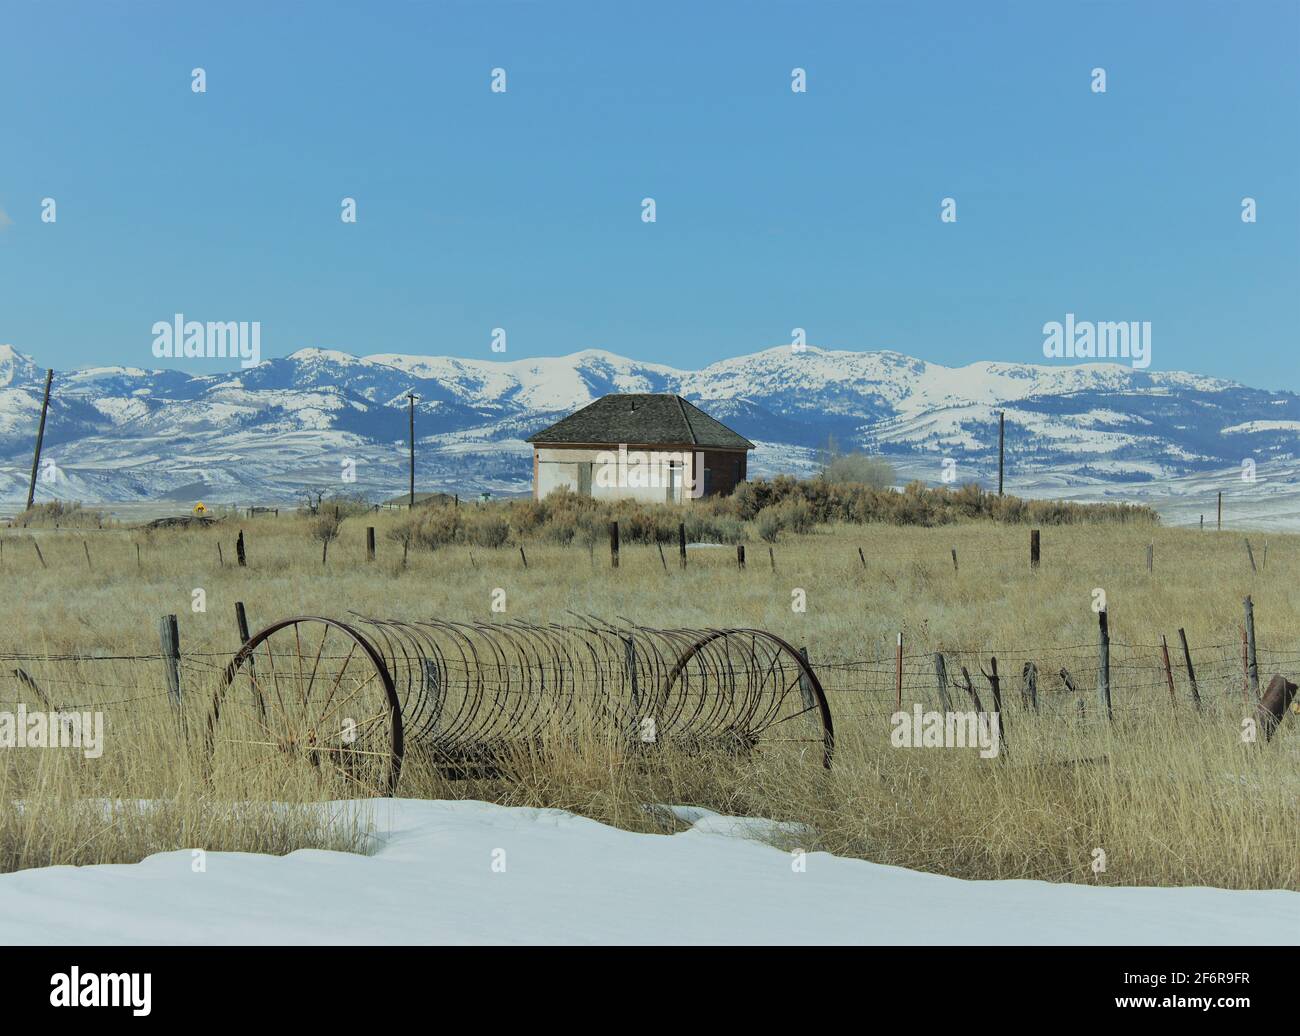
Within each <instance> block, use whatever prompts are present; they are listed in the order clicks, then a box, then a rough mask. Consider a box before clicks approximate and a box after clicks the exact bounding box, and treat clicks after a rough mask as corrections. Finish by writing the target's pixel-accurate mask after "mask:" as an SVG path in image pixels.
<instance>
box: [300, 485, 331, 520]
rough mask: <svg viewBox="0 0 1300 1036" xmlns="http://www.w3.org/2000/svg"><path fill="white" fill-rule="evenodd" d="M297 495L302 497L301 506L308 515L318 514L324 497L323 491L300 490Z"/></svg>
mask: <svg viewBox="0 0 1300 1036" xmlns="http://www.w3.org/2000/svg"><path fill="white" fill-rule="evenodd" d="M298 495H299V496H300V497H302V506H303V507H304V508H305V509H306V511H307V513H308V514H319V513H320V502H321V500H323V499H324V497H325V490H323V489H301V490H299V491H298Z"/></svg>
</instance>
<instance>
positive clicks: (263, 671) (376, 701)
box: [205, 615, 404, 797]
mask: <svg viewBox="0 0 1300 1036" xmlns="http://www.w3.org/2000/svg"><path fill="white" fill-rule="evenodd" d="M205 749H206V758H207V761H208V773H209V777H210V778H211V779H212V780H213V781H214V782H235V783H236V784H240V783H242V785H243V789H244V790H256V789H264V788H265V787H266V786H267V782H268V780H269V781H271V782H273V783H275V784H276V785H278V783H279V781H280V780H281V779H283V780H285V782H286V783H287V782H288V781H289V780H291V779H292V772H296V773H297V774H298V776H300V777H304V778H306V779H308V780H310V781H312V782H314V783H316V784H317V785H320V786H324V787H330V788H331V790H338V791H339V792H340V793H341V794H344V795H355V796H358V797H361V796H375V795H380V796H385V795H393V794H394V793H395V791H396V789H397V782H398V778H399V777H400V775H401V770H402V757H403V754H404V739H403V725H402V710H401V706H400V703H399V701H398V697H397V692H396V689H395V688H394V686H393V679H392V675H391V674H390V672H389V669H388V666H387V664H386V663H385V661H384V658H383V656H382V655H380V653H379V652H378V651H377V650H376V649H375V646H374V645H373V644H372V643H371V642H370V640H369V639H368V638H367V637H365V636H364V635H363V634H361V633H360V632H358V631H357V630H356V629H354V628H353V627H352V626H349V625H347V624H346V623H342V622H339V621H338V620H337V619H329V618H325V617H324V616H319V615H299V616H295V617H293V618H289V619H283V620H281V621H280V622H276V623H273V624H271V625H270V626H267V627H266V628H265V629H262V630H260V631H258V632H257V633H255V634H254V635H253V636H252V637H250V638H249V640H248V642H247V643H246V644H245V645H244V646H243V647H242V648H241V649H240V650H239V653H238V654H236V655H235V657H234V658H233V659H232V660H231V662H230V664H229V665H228V666H227V667H226V669H225V672H224V674H223V676H222V680H221V683H220V685H219V687H218V689H217V690H216V692H215V693H214V695H213V699H212V708H211V710H210V712H209V714H208V724H207V731H206V736H205ZM286 769H288V770H289V771H291V773H289V774H286ZM232 790H234V791H236V792H239V791H240V790H241V789H240V788H238V787H237V788H235V789H232Z"/></svg>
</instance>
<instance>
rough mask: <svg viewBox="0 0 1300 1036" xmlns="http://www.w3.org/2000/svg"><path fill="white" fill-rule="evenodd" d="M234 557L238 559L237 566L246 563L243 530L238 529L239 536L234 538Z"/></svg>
mask: <svg viewBox="0 0 1300 1036" xmlns="http://www.w3.org/2000/svg"><path fill="white" fill-rule="evenodd" d="M235 557H236V558H238V559H239V567H240V568H244V567H245V566H246V565H247V564H248V556H247V555H246V554H245V553H244V530H243V529H240V530H239V538H238V539H236V540H235Z"/></svg>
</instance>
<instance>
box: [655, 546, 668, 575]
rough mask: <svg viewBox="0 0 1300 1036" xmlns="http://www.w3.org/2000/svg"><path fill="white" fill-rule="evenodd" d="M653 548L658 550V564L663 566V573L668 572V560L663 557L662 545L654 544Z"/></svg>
mask: <svg viewBox="0 0 1300 1036" xmlns="http://www.w3.org/2000/svg"><path fill="white" fill-rule="evenodd" d="M655 546H656V547H658V548H659V564H661V565H663V566H664V571H665V572H667V571H668V559H667V558H666V557H664V545H663V544H662V543H656V544H655Z"/></svg>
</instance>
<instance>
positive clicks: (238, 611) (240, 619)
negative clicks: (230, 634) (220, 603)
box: [235, 601, 251, 644]
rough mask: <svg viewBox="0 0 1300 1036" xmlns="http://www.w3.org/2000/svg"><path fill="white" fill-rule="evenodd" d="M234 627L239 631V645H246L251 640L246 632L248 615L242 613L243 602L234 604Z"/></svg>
mask: <svg viewBox="0 0 1300 1036" xmlns="http://www.w3.org/2000/svg"><path fill="white" fill-rule="evenodd" d="M235 626H236V627H238V629H239V643H240V644H247V643H248V642H249V640H250V639H251V636H250V634H249V632H248V613H247V612H245V611H244V602H243V601H236V602H235Z"/></svg>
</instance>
